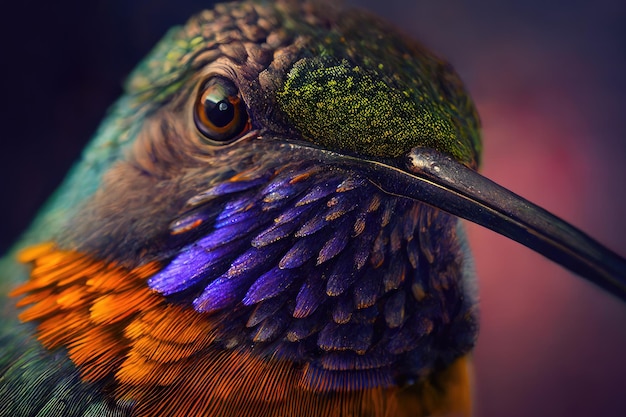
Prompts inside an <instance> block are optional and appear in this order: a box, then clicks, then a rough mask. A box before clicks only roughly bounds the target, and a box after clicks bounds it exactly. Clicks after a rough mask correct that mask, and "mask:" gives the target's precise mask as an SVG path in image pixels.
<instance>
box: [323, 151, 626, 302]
mask: <svg viewBox="0 0 626 417" xmlns="http://www.w3.org/2000/svg"><path fill="white" fill-rule="evenodd" d="M334 155H336V157H337V162H338V163H339V164H341V165H343V166H346V164H347V165H350V166H352V167H354V168H355V169H357V170H359V171H361V172H364V173H365V174H366V175H367V177H368V178H369V179H370V180H371V181H372V182H373V183H375V184H376V185H377V186H378V187H379V188H380V189H381V190H383V191H384V192H386V193H388V194H393V195H397V196H402V197H405V198H410V199H413V200H419V201H421V202H424V203H427V204H429V205H431V206H433V207H436V208H438V209H441V210H443V211H446V212H448V213H450V214H453V215H455V216H458V217H461V218H464V219H466V220H469V221H471V222H474V223H478V224H480V225H482V226H484V227H487V228H489V229H491V230H493V231H495V232H497V233H500V234H502V235H504V236H507V237H508V238H510V239H513V240H515V241H517V242H519V243H521V244H523V245H525V246H527V247H529V248H531V249H533V250H535V251H537V252H539V253H541V254H542V255H544V256H545V257H547V258H549V259H551V260H552V261H554V262H557V263H558V264H560V265H562V266H564V267H565V268H567V269H569V270H571V271H572V272H574V273H576V274H578V275H580V276H582V277H584V278H586V279H588V280H590V281H592V282H594V283H595V284H596V285H598V286H600V287H602V288H604V289H605V290H607V291H609V292H610V293H612V294H614V295H616V296H617V297H619V298H621V299H622V300H625V301H626V260H625V259H624V258H622V257H621V256H619V255H617V254H616V253H614V252H612V251H611V250H609V249H608V248H606V247H604V246H602V245H601V244H600V243H598V242H597V241H595V240H594V239H592V238H591V237H589V236H588V235H586V234H585V233H583V232H582V231H580V230H579V229H577V228H576V227H574V226H572V225H570V224H568V223H566V222H565V221H563V220H561V219H559V218H558V217H556V216H555V215H553V214H551V213H549V212H548V211H546V210H544V209H542V208H541V207H539V206H537V205H535V204H533V203H531V202H530V201H528V200H525V199H524V198H522V197H520V196H518V195H516V194H514V193H512V192H511V191H509V190H507V189H506V188H504V187H501V186H500V185H498V184H496V183H494V182H493V181H491V180H489V179H487V178H485V177H483V176H482V175H480V174H479V173H478V172H476V171H474V170H473V169H471V168H468V167H467V166H465V165H463V164H461V163H459V162H457V161H455V160H454V159H452V158H451V157H449V156H447V155H444V154H442V153H440V152H438V151H435V150H433V149H426V148H419V147H418V148H413V149H411V150H410V151H409V153H408V154H406V155H405V157H404V158H400V159H398V160H396V161H392V162H390V163H384V162H379V161H373V160H366V159H361V158H357V157H351V156H346V155H338V154H334ZM327 156H328V157H329V159H335V158H334V156H331V155H327Z"/></svg>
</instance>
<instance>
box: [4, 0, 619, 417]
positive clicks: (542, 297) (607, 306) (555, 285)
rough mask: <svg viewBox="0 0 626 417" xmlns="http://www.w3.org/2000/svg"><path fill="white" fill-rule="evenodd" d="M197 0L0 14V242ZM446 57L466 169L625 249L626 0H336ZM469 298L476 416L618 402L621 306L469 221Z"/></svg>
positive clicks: (68, 1)
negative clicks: (463, 96)
mask: <svg viewBox="0 0 626 417" xmlns="http://www.w3.org/2000/svg"><path fill="white" fill-rule="evenodd" d="M211 3H212V2H211V1H196V0H135V1H123V0H109V1H79V0H65V1H59V2H48V1H42V0H32V1H28V2H10V3H8V4H4V5H3V15H4V19H3V20H4V23H3V25H2V26H1V27H0V31H1V32H0V39H1V44H0V45H1V50H2V53H1V55H0V56H1V57H2V61H1V62H2V64H1V65H0V68H1V69H2V72H3V76H2V78H1V79H2V100H0V103H1V105H0V106H1V107H0V123H1V125H0V126H1V132H2V133H0V135H1V136H0V196H1V199H0V219H1V221H0V250H2V251H4V250H6V249H7V248H8V246H9V245H10V243H11V242H12V241H13V240H14V239H15V238H16V236H17V235H18V234H19V233H20V232H21V231H23V230H24V228H25V227H26V226H27V224H28V222H29V219H31V218H32V216H33V215H34V214H35V212H36V210H37V209H38V207H39V206H40V205H41V204H42V203H43V202H44V201H45V199H46V198H47V196H48V195H49V194H50V193H51V192H52V190H53V189H54V188H55V187H56V186H57V185H58V184H59V182H60V181H61V179H62V177H63V175H64V173H65V172H66V171H67V169H68V168H69V166H70V164H71V163H72V161H74V160H75V159H76V158H77V157H78V156H79V153H80V150H81V148H82V147H83V146H84V144H85V143H86V141H87V140H88V138H89V137H90V135H91V134H92V133H93V132H94V130H95V129H96V126H97V125H98V123H99V121H100V120H101V118H102V117H103V115H104V114H105V112H106V108H107V106H108V105H110V104H111V103H112V102H113V100H115V98H116V97H118V96H119V94H120V93H121V85H122V81H123V79H124V77H125V76H126V75H127V74H128V72H129V71H130V70H131V69H132V67H133V66H134V65H135V64H136V63H137V62H138V61H139V60H140V59H141V57H142V56H143V55H145V54H146V53H147V51H148V50H149V49H150V48H151V47H152V46H153V45H154V44H155V42H156V41H157V40H158V39H159V38H160V37H161V36H162V35H163V34H164V32H165V31H166V30H167V28H169V27H170V26H172V25H174V24H180V23H184V22H185V20H186V19H187V17H188V16H189V15H190V14H191V13H193V12H195V11H198V10H201V9H202V8H204V7H208V6H210V4H211ZM350 3H352V4H357V5H359V6H361V7H366V8H369V9H371V10H375V11H376V12H377V13H378V14H380V15H383V16H385V17H386V18H387V19H389V20H392V21H393V22H395V23H396V24H397V25H398V26H399V27H401V28H403V29H404V31H406V32H407V33H409V34H410V35H412V36H414V37H417V38H419V39H421V40H422V41H423V42H424V43H426V44H427V45H428V46H430V47H431V48H432V49H434V50H436V51H437V52H438V53H439V54H440V55H442V56H445V57H447V58H448V59H449V60H450V61H451V62H452V63H453V64H454V66H455V67H456V68H457V70H458V72H459V73H461V75H462V77H463V78H464V80H465V81H466V83H467V85H468V87H469V90H470V91H471V93H472V95H473V97H474V99H475V101H476V103H477V105H478V108H479V111H480V113H481V116H482V120H483V125H484V138H485V153H484V165H483V172H484V174H486V175H487V176H489V177H490V178H492V179H494V180H496V181H497V182H499V183H500V184H502V185H505V186H507V187H509V188H510V189H512V190H514V191H515V192H517V193H519V194H521V195H523V196H525V197H527V198H529V199H530V200H531V201H534V202H536V203H539V204H540V205H542V206H543V207H545V208H547V209H549V210H550V211H553V212H554V213H557V214H558V215H560V216H561V217H563V218H565V219H566V220H568V221H570V222H572V223H574V224H576V225H578V226H579V227H581V228H582V229H583V230H585V231H587V232H588V233H590V234H591V235H593V236H595V237H596V238H597V239H598V240H600V241H601V242H602V243H604V244H606V245H608V246H609V247H611V248H613V249H614V250H616V251H617V252H619V253H621V255H623V256H624V255H626V221H625V220H624V215H626V197H624V195H625V194H626V185H625V182H626V122H625V120H626V114H625V113H626V112H625V106H624V102H625V101H626V100H625V99H626V78H625V77H624V74H626V2H624V1H623V0H594V1H591V0H569V1H564V0H563V1H562V0H558V1H550V0H525V1H524V0H518V1H512V0H509V1H507V0H500V1H497V0H474V1H462V0H423V1H412V2H409V1H401V0H385V1H384V2H380V1H374V0H359V1H357V0H353V1H351V2H350ZM469 234H470V240H471V243H472V247H473V251H474V254H475V257H476V269H477V272H478V276H479V283H480V288H481V299H482V330H481V336H480V339H479V342H478V346H477V348H476V352H475V359H476V360H475V378H476V387H477V388H476V393H475V395H476V399H477V401H476V415H477V416H481V417H502V416H508V417H517V416H520V417H521V416H552V417H554V416H558V417H560V416H569V417H578V416H580V417H582V416H607V417H621V416H624V415H626V411H625V410H626V388H625V387H626V357H625V356H626V305H625V304H623V303H620V302H618V301H617V300H616V299H614V298H612V297H611V296H609V295H607V294H603V293H602V292H600V291H599V290H597V289H595V288H594V287H592V286H591V285H589V284H587V283H585V282H583V281H582V280H581V279H578V278H576V277H575V276H574V275H573V274H571V273H569V272H567V271H565V270H563V269H561V268H560V267H558V266H556V265H554V264H552V263H550V262H549V261H547V260H545V259H544V258H542V257H541V256H540V255H537V254H535V253H533V252H531V251H530V250H528V249H525V248H523V247H521V246H520V245H518V244H516V243H514V242H511V241H509V240H507V239H506V238H503V237H500V236H498V235H496V234H495V233H492V232H490V231H487V230H485V229H482V228H480V227H477V226H473V225H470V226H469Z"/></svg>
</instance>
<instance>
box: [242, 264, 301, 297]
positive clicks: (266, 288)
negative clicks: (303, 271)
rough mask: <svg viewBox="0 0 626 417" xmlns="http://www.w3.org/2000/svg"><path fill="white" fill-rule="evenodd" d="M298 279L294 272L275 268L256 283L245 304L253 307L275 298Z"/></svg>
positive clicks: (247, 295) (251, 288) (249, 291)
mask: <svg viewBox="0 0 626 417" xmlns="http://www.w3.org/2000/svg"><path fill="white" fill-rule="evenodd" d="M296 278H297V274H296V273H294V272H293V271H290V270H288V269H280V268H278V267H274V268H272V269H270V270H269V271H268V272H266V273H265V274H263V275H261V276H260V277H259V278H258V279H257V280H256V281H254V284H252V286H251V287H250V289H249V290H248V293H247V294H246V296H245V297H244V299H243V304H245V305H252V304H256V303H258V302H261V301H263V300H267V299H268V298H272V297H275V296H277V295H278V294H280V293H282V292H283V291H285V290H286V289H287V288H289V287H290V286H291V284H292V283H293V281H294V279H296Z"/></svg>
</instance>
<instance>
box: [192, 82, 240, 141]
mask: <svg viewBox="0 0 626 417" xmlns="http://www.w3.org/2000/svg"><path fill="white" fill-rule="evenodd" d="M194 121H195V123H196V127H197V128H198V130H199V131H200V133H202V135H204V136H205V137H206V138H207V139H209V141H215V142H220V143H225V142H229V141H232V140H233V139H236V138H237V137H238V136H240V135H242V134H243V133H244V132H245V131H247V130H248V129H249V123H248V114H247V112H246V107H245V105H244V103H243V100H241V97H240V96H239V92H238V90H237V87H236V86H235V85H234V83H233V82H232V81H230V80H228V79H226V78H223V77H217V76H216V77H212V78H210V79H209V80H208V81H206V82H205V83H204V85H203V87H202V88H201V89H200V91H199V93H198V98H197V99H196V106H195V113H194Z"/></svg>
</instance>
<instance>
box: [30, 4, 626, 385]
mask: <svg viewBox="0 0 626 417" xmlns="http://www.w3.org/2000/svg"><path fill="white" fill-rule="evenodd" d="M320 8H321V6H315V5H311V4H308V3H304V4H302V3H294V2H277V3H276V4H269V3H268V4H252V3H244V4H223V5H218V6H217V7H216V8H215V9H214V10H209V11H205V12H203V13H201V14H199V15H198V16H196V17H194V18H193V19H191V20H190V21H189V23H188V24H187V25H186V26H184V27H183V28H178V29H175V30H172V31H171V32H170V33H168V35H167V36H166V37H165V39H164V40H163V41H161V43H160V44H159V45H157V47H156V48H155V50H154V51H153V52H152V53H151V54H150V55H149V56H148V57H147V59H146V60H145V61H144V62H143V63H142V64H141V65H140V66H139V67H138V68H137V69H136V70H135V72H134V73H133V74H132V76H131V77H130V79H129V81H128V83H127V86H126V94H125V96H124V97H122V98H121V99H120V100H119V101H118V103H116V104H115V106H114V107H113V108H112V109H111V112H110V114H109V116H108V118H107V120H105V122H104V123H103V125H102V127H101V128H100V130H99V131H98V133H97V135H96V137H95V138H94V139H93V141H92V143H91V144H90V145H89V146H88V148H87V149H86V151H85V153H84V155H83V158H82V160H81V162H79V164H78V165H77V166H76V167H75V168H74V170H73V172H72V174H71V175H70V177H69V178H68V180H67V181H66V183H65V184H64V185H63V187H62V189H61V190H60V191H59V193H58V194H57V196H56V197H55V198H54V200H53V201H52V202H51V203H50V205H49V208H48V211H47V212H46V213H45V214H44V215H43V216H42V217H41V218H40V219H39V221H38V222H37V223H36V225H35V226H34V227H33V229H32V230H33V231H32V232H31V237H30V240H50V239H52V240H54V241H55V242H56V243H55V244H56V245H57V246H58V247H60V248H63V250H69V251H73V252H76V253H80V254H86V255H87V256H89V257H90V258H93V259H96V260H98V261H99V262H103V263H106V264H115V265H116V266H117V267H119V268H123V269H125V270H128V271H137V270H140V269H141V268H144V267H146V265H153V267H150V268H152V269H150V273H145V274H140V275H141V280H140V281H141V285H143V286H144V287H145V289H146V290H147V291H150V297H157V298H158V299H159V300H160V301H159V302H160V303H162V304H161V305H162V306H165V307H163V308H168V306H176V308H181V309H183V310H184V311H186V312H192V313H194V314H197V315H198V317H202V318H207V320H210V321H211V322H212V323H213V325H212V328H211V342H210V343H211V344H212V345H217V346H219V347H220V349H226V350H227V349H243V348H250V349H253V350H254V351H255V352H259V355H260V356H262V357H272V358H279V359H284V360H288V361H291V362H293V363H298V364H301V366H302V367H304V370H303V371H302V374H301V375H300V378H301V379H300V383H301V384H303V385H304V386H306V387H309V388H311V389H313V390H325V389H340V388H341V389H344V388H346V387H347V388H349V389H357V388H362V387H368V388H371V387H378V386H384V387H390V386H395V385H402V384H410V383H412V382H413V381H416V380H419V379H420V378H423V377H424V376H427V375H428V374H429V373H430V372H432V370H433V369H436V368H438V367H441V366H446V365H448V364H450V363H451V362H452V361H454V360H455V359H456V358H458V357H460V356H462V355H463V354H465V353H467V352H468V351H469V350H471V348H472V346H473V344H474V341H475V337H476V332H477V309H476V294H475V290H474V282H473V271H472V266H471V258H470V255H469V252H468V248H467V244H466V241H465V238H464V234H463V230H462V227H461V226H460V223H459V221H458V218H459V217H462V218H466V219H468V220H470V221H473V222H477V223H479V224H482V225H484V226H486V227H488V228H490V229H492V230H495V231H497V232H499V233H502V234H504V235H506V236H508V237H510V238H513V239H516V240H518V241H520V242H521V243H523V244H526V245H527V246H529V247H531V248H533V249H535V250H537V251H539V252H541V253H542V254H544V255H545V256H547V257H549V258H551V259H553V260H555V261H556V262H559V263H561V264H563V265H564V266H566V267H568V268H570V269H572V270H573V271H575V272H577V273H579V274H581V275H582V276H584V277H586V278H589V279H591V280H593V281H594V282H596V283H597V284H599V285H600V286H602V287H604V288H606V289H608V290H609V291H612V292H613V293H615V294H616V295H618V296H620V297H622V298H624V297H626V285H625V279H624V276H625V274H624V271H626V268H625V267H624V261H623V260H621V259H620V258H619V257H617V256H616V255H614V254H612V253H611V252H610V251H608V250H606V249H604V248H602V247H601V246H600V245H599V244H597V243H596V242H594V241H592V240H591V239H590V238H588V237H587V236H586V235H584V234H583V233H582V232H580V231H578V230H576V229H575V228H573V227H572V226H569V225H567V224H566V223H564V222H562V221H561V220H558V219H557V218H556V217H554V216H552V215H551V214H549V213H547V212H546V211H544V210H542V209H540V208H538V207H536V206H534V205H533V204H531V203H529V202H528V201H526V200H524V199H522V198H521V197H519V196H517V195H515V194H513V193H511V192H509V191H507V190H505V189H503V188H502V187H500V186H498V185H496V184H495V183H493V182H491V181H489V180H488V179H486V178H484V177H482V176H481V175H480V174H479V173H478V172H477V171H476V170H477V169H478V166H479V162H480V151H481V140H480V123H479V119H478V116H477V113H476V110H475V108H474V105H473V103H472V101H471V99H470V98H469V96H468V94H467V92H466V91H465V89H464V87H463V85H462V83H461V81H460V79H459V77H458V75H457V74H456V72H455V71H454V70H453V68H452V67H451V65H450V64H448V63H447V62H445V61H444V60H442V59H440V58H438V57H437V56H435V55H434V54H432V53H431V52H429V51H428V50H427V49H425V48H424V47H423V46H421V45H420V44H419V43H417V42H415V41H413V40H411V39H409V38H407V37H406V36H404V35H403V34H402V33H399V32H398V31H397V30H395V29H394V28H392V27H390V26H389V25H388V24H386V23H384V22H382V21H380V20H379V19H377V18H375V17H373V16H371V15H369V14H366V13H361V12H354V11H350V12H342V11H339V10H335V9H333V8H332V7H325V8H324V10H320ZM31 255H32V254H31ZM27 258H28V256H27ZM31 258H32V259H34V258H36V256H31ZM154 265H156V266H154ZM86 282H87V281H86ZM124 284H125V282H124V281H123V280H121V281H120V282H119V285H121V286H123V285H124ZM42 285H43V284H42ZM146 297H147V296H146ZM151 299H152V298H151ZM133 300H134V299H133V298H131V297H127V298H124V299H123V301H116V302H117V303H130V304H132V303H133ZM142 300H143V299H142ZM98 302H99V301H98V300H95V301H94V304H93V305H97V303H98ZM138 303H139V304H140V305H143V304H141V303H144V301H140V302H138ZM117 307H120V306H119V305H117ZM96 310H97V308H96ZM114 310H115V309H114ZM91 311H92V312H93V311H94V308H93V306H92V309H91ZM115 311H117V310H115ZM139 314H140V313H139V312H137V311H133V313H132V314H130V313H129V314H128V315H126V316H124V320H126V319H128V320H130V318H129V317H134V316H136V315H139ZM185 314H187V313H185ZM110 320H112V321H115V320H114V319H110ZM105 321H106V320H105ZM115 322H116V323H118V321H115ZM128 327H130V325H129V326H128ZM128 327H127V328H128ZM127 336H128V337H129V338H132V337H131V336H130V335H127ZM203 346H204V345H203ZM204 348H205V347H203V349H204ZM303 364H306V366H305V365H303ZM111 366H112V367H113V368H115V366H119V365H115V366H114V365H111ZM115 369H118V368H115ZM122 369H123V365H122ZM122 374H123V372H122ZM118 375H119V374H118ZM120 378H121V379H123V377H122V376H120Z"/></svg>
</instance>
